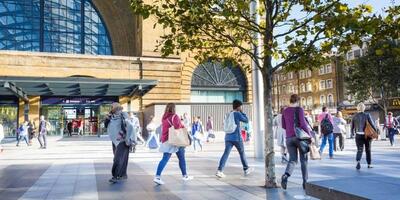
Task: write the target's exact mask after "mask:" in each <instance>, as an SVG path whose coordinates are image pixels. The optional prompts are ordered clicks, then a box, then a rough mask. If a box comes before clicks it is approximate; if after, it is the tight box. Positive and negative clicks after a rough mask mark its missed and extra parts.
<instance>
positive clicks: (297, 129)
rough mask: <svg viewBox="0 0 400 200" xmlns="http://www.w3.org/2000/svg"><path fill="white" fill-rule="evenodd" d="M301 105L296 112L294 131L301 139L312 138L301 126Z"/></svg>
mask: <svg viewBox="0 0 400 200" xmlns="http://www.w3.org/2000/svg"><path fill="white" fill-rule="evenodd" d="M299 109H300V108H299V107H297V108H296V111H295V112H294V131H295V134H296V137H297V138H298V139H299V140H310V139H311V136H310V135H308V133H307V132H305V131H304V130H303V129H302V128H300V120H299Z"/></svg>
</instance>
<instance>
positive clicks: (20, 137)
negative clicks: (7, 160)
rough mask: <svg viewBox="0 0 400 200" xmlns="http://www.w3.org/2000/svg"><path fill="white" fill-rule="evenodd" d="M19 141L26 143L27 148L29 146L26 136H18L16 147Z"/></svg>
mask: <svg viewBox="0 0 400 200" xmlns="http://www.w3.org/2000/svg"><path fill="white" fill-rule="evenodd" d="M21 140H25V142H26V145H28V146H29V142H28V136H27V135H20V136H18V142H17V145H19V142H20V141H21Z"/></svg>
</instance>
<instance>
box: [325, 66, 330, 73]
mask: <svg viewBox="0 0 400 200" xmlns="http://www.w3.org/2000/svg"><path fill="white" fill-rule="evenodd" d="M329 73H332V65H331V64H327V65H325V74H329Z"/></svg>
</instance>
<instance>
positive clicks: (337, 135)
mask: <svg viewBox="0 0 400 200" xmlns="http://www.w3.org/2000/svg"><path fill="white" fill-rule="evenodd" d="M334 137H335V139H334V142H333V149H334V150H335V151H337V149H338V148H337V147H338V146H337V145H336V143H337V139H336V138H339V148H340V150H341V151H343V149H344V137H343V134H342V133H334Z"/></svg>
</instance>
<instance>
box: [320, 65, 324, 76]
mask: <svg viewBox="0 0 400 200" xmlns="http://www.w3.org/2000/svg"><path fill="white" fill-rule="evenodd" d="M322 74H325V67H324V66H322V67H321V68H319V75H322Z"/></svg>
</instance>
